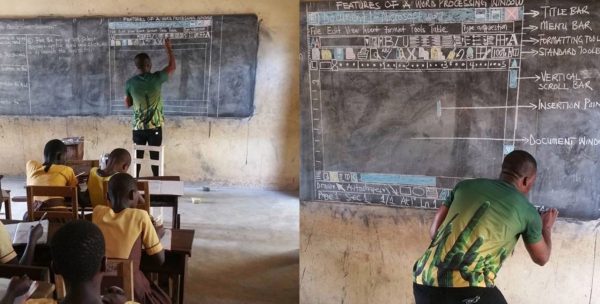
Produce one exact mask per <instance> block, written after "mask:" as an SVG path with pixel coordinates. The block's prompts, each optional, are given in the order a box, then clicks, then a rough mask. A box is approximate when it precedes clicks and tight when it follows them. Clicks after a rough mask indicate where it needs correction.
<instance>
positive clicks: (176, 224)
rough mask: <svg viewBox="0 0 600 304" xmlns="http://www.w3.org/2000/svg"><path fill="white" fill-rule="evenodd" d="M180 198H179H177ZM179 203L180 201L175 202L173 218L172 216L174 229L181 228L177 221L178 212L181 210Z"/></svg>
mask: <svg viewBox="0 0 600 304" xmlns="http://www.w3.org/2000/svg"><path fill="white" fill-rule="evenodd" d="M177 200H179V199H177ZM178 205H179V201H178V202H176V203H175V205H173V218H172V222H173V229H179V223H178V222H177V212H179V210H177V206H178Z"/></svg>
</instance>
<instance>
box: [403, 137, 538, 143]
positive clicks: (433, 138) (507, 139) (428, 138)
mask: <svg viewBox="0 0 600 304" xmlns="http://www.w3.org/2000/svg"><path fill="white" fill-rule="evenodd" d="M411 139H415V140H481V141H511V142H512V141H520V142H524V141H526V139H514V140H513V139H511V138H485V137H413V138H411Z"/></svg>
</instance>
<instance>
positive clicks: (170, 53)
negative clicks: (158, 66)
mask: <svg viewBox="0 0 600 304" xmlns="http://www.w3.org/2000/svg"><path fill="white" fill-rule="evenodd" d="M165 49H166V50H167V56H169V64H168V65H167V66H166V67H165V68H164V69H163V71H165V72H167V74H169V76H171V74H173V72H175V68H176V64H175V55H173V46H172V45H171V39H170V38H166V39H165Z"/></svg>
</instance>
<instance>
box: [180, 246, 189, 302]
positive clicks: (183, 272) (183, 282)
mask: <svg viewBox="0 0 600 304" xmlns="http://www.w3.org/2000/svg"><path fill="white" fill-rule="evenodd" d="M187 262H188V256H187V255H186V256H185V257H184V258H183V271H182V272H181V276H179V299H178V300H179V303H184V302H183V295H184V290H183V289H184V288H185V273H186V272H187Z"/></svg>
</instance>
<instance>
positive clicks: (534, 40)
mask: <svg viewBox="0 0 600 304" xmlns="http://www.w3.org/2000/svg"><path fill="white" fill-rule="evenodd" d="M521 42H533V45H536V44H538V43H540V40H539V39H535V38H533V37H530V39H528V40H523V41H521Z"/></svg>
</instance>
